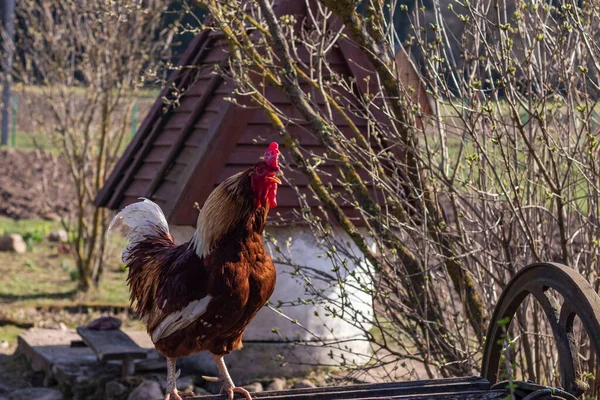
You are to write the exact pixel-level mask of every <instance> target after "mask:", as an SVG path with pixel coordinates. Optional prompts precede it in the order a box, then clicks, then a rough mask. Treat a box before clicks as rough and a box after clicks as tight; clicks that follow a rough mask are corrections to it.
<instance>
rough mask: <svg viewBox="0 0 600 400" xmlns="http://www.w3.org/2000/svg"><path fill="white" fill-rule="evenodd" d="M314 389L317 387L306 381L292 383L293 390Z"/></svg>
mask: <svg viewBox="0 0 600 400" xmlns="http://www.w3.org/2000/svg"><path fill="white" fill-rule="evenodd" d="M314 387H317V385H315V384H314V383H313V382H311V381H310V380H308V379H302V380H299V381H297V382H296V383H294V389H310V388H314Z"/></svg>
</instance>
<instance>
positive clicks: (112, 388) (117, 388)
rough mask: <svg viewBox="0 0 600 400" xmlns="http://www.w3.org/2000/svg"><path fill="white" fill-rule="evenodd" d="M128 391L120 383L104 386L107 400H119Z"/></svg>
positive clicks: (107, 383)
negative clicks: (117, 399)
mask: <svg viewBox="0 0 600 400" xmlns="http://www.w3.org/2000/svg"><path fill="white" fill-rule="evenodd" d="M126 391H127V387H126V386H125V385H123V384H122V383H121V382H118V381H109V382H106V385H104V393H105V395H106V398H107V399H113V398H118V397H119V396H121V395H122V394H124V393H125V392H126Z"/></svg>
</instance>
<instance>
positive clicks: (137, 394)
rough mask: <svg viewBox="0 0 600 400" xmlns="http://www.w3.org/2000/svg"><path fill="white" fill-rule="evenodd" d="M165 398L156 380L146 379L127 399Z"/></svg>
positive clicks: (151, 399) (149, 399)
mask: <svg viewBox="0 0 600 400" xmlns="http://www.w3.org/2000/svg"><path fill="white" fill-rule="evenodd" d="M162 398H164V394H163V391H162V390H161V389H160V385H159V384H158V382H155V381H145V382H143V383H142V384H140V385H139V386H138V387H136V388H135V389H134V390H133V392H131V393H130V394H129V397H127V400H153V399H156V400H158V399H162Z"/></svg>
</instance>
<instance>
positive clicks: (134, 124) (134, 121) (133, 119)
mask: <svg viewBox="0 0 600 400" xmlns="http://www.w3.org/2000/svg"><path fill="white" fill-rule="evenodd" d="M137 121H138V105H137V103H133V109H132V110H131V137H134V136H135V133H136V132H137Z"/></svg>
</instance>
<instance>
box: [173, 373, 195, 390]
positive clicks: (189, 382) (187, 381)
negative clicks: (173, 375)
mask: <svg viewBox="0 0 600 400" xmlns="http://www.w3.org/2000/svg"><path fill="white" fill-rule="evenodd" d="M177 390H179V391H181V392H187V391H191V392H193V391H194V377H193V376H191V375H188V376H180V377H179V378H177Z"/></svg>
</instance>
